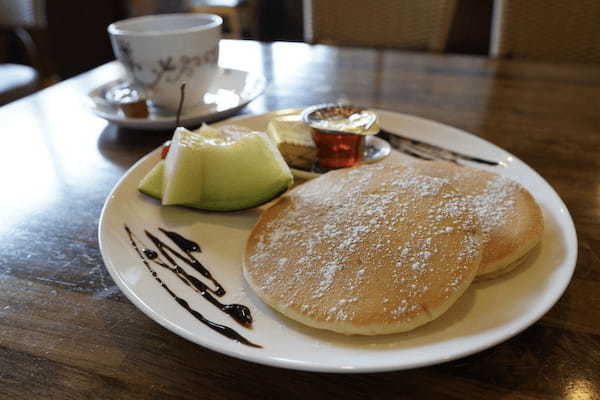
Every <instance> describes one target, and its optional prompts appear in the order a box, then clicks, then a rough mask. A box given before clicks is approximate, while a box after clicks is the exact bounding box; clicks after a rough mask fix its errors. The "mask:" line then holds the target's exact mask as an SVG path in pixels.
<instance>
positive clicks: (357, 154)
mask: <svg viewBox="0 0 600 400" xmlns="http://www.w3.org/2000/svg"><path fill="white" fill-rule="evenodd" d="M302 121H303V122H304V123H305V124H307V125H308V126H310V127H311V130H312V136H313V140H314V142H315V144H316V146H317V158H318V160H319V166H321V167H323V168H326V169H337V168H346V167H352V166H355V165H358V164H360V162H361V161H362V158H363V153H364V146H365V136H367V135H373V134H375V133H377V132H378V131H379V126H378V125H377V116H376V115H375V113H373V112H370V111H367V110H365V109H362V108H359V107H355V106H352V105H346V104H322V105H317V106H313V107H309V108H307V109H306V110H304V112H303V113H302Z"/></svg>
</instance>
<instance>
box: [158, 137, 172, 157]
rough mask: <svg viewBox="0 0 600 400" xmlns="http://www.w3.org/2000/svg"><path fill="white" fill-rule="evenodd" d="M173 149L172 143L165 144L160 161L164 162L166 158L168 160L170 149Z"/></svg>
mask: <svg viewBox="0 0 600 400" xmlns="http://www.w3.org/2000/svg"><path fill="white" fill-rule="evenodd" d="M170 148H171V141H170V140H169V141H166V142H165V144H163V147H162V150H161V151H160V159H161V160H164V159H165V158H167V154H169V149H170Z"/></svg>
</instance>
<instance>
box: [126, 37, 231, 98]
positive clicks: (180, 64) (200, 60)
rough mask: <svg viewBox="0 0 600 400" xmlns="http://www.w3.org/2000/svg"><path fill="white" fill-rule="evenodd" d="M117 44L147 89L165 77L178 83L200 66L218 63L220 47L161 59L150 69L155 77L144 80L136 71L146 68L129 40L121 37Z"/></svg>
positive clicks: (135, 75)
mask: <svg viewBox="0 0 600 400" xmlns="http://www.w3.org/2000/svg"><path fill="white" fill-rule="evenodd" d="M117 46H118V48H119V52H120V53H121V57H120V59H121V62H122V63H123V64H124V65H125V67H126V68H127V69H129V70H130V72H131V73H132V75H134V77H135V79H136V80H137V81H138V83H140V84H142V85H143V86H144V87H145V88H146V89H152V88H154V87H155V86H156V85H158V84H159V83H160V81H161V80H162V79H163V78H164V79H165V81H166V82H168V83H177V82H179V81H181V79H182V78H184V77H187V78H191V77H192V76H193V75H194V73H195V71H196V69H197V68H198V67H201V66H202V65H207V64H213V65H214V64H216V63H217V58H218V55H219V49H218V47H217V46H215V47H213V48H211V49H209V50H207V51H205V52H204V53H203V54H196V55H182V56H179V57H178V58H177V59H175V57H173V56H168V57H166V58H164V59H159V60H158V61H157V64H158V65H157V66H156V67H154V68H152V69H151V70H150V72H151V73H152V75H154V79H152V80H151V81H148V82H144V81H143V80H141V79H140V77H139V74H137V73H136V72H143V70H144V68H143V67H142V66H141V65H140V63H138V62H137V61H136V60H135V58H134V56H133V50H132V49H131V45H130V44H129V42H128V41H127V40H124V39H121V40H118V41H117Z"/></svg>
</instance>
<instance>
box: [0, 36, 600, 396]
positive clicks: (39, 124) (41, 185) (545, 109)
mask: <svg viewBox="0 0 600 400" xmlns="http://www.w3.org/2000/svg"><path fill="white" fill-rule="evenodd" d="M221 61H222V64H223V65H225V66H228V67H232V68H239V69H246V70H253V71H257V72H261V73H263V74H264V75H265V76H266V77H267V79H268V81H269V82H270V84H269V87H268V89H267V91H266V93H265V94H264V95H263V96H262V97H260V98H259V99H257V100H256V101H254V102H253V103H251V104H250V105H249V106H248V107H247V108H246V109H245V110H244V113H247V114H253V113H261V112H265V111H270V110H276V109H280V108H287V107H298V106H305V105H310V104H314V103H321V102H325V101H334V100H339V99H346V100H349V101H351V102H355V103H359V104H365V105H371V106H374V107H380V108H384V109H390V110H396V111H401V112H404V113H409V114H414V115H418V116H422V117H425V118H429V119H433V120H437V121H440V122H443V123H447V124H450V125H454V126H456V127H459V128H461V129H464V130H466V131H469V132H471V133H473V134H475V135H478V136H480V137H482V138H484V139H486V140H489V141H491V142H493V143H495V144H497V145H498V146H501V147H503V148H504V149H506V150H507V151H509V152H511V153H513V154H515V155H516V156H518V157H519V158H521V159H522V160H524V161H525V162H526V163H528V164H529V165H530V166H531V167H533V168H534V169H535V170H537V171H538V172H539V173H540V174H541V175H542V176H543V177H544V178H545V179H546V180H547V181H548V182H549V183H550V184H551V185H552V186H553V187H554V188H555V189H556V190H557V191H558V193H559V194H560V196H561V197H562V198H563V200H564V201H565V202H566V204H567V206H568V208H569V210H570V211H571V213H572V216H573V218H574V221H575V224H576V227H577V231H578V235H579V260H578V263H577V268H576V270H575V275H574V277H573V280H572V282H571V284H570V285H569V287H568V289H567V291H566V293H565V294H564V295H563V297H562V298H561V300H560V301H559V302H558V303H557V304H556V306H555V307H554V308H553V309H552V310H551V311H550V312H549V313H548V314H546V315H545V316H544V317H543V318H542V319H541V320H540V321H539V322H538V323H536V324H535V325H533V326H532V327H530V328H529V329H527V330H526V331H524V332H523V333H521V334H519V335H517V336H516V337H514V338H513V339H511V340H509V341H507V342H505V343H501V344H499V345H497V346H495V347H493V348H491V349H489V350H486V351H483V352H481V353H478V354H475V355H472V356H470V357H466V358H463V359H459V360H456V361H452V362H448V363H445V364H441V365H437V366H432V367H427V368H420V369H415V370H409V371H399V372H392V373H381V374H359V375H336V374H317V373H309V372H297V371H290V370H282V369H275V368H271V367H267V366H261V365H254V364H250V363H248V362H245V361H240V360H237V359H233V358H229V357H227V356H224V355H221V354H218V353H214V352H212V351H209V350H205V349H203V348H202V347H200V346H197V345H195V344H193V343H190V342H188V341H186V340H184V339H182V338H180V337H178V336H176V335H174V334H173V333H171V332H169V331H167V330H166V329H164V328H162V327H161V326H159V325H158V324H157V323H155V322H154V321H152V320H150V319H149V318H147V317H146V316H145V315H144V314H142V313H141V312H140V311H138V309H136V308H135V307H134V306H133V305H132V304H131V303H130V302H129V301H128V300H127V299H126V298H125V297H124V295H122V294H121V292H120V291H119V289H118V288H117V287H116V286H115V284H114V283H113V281H112V280H111V278H110V276H109V275H108V273H107V271H106V269H105V267H104V265H103V262H102V259H101V255H100V251H99V249H98V243H97V239H96V238H97V226H98V219H99V216H100V210H101V207H102V205H103V203H104V200H105V198H106V196H107V194H108V193H109V191H110V189H111V188H112V187H113V186H114V185H115V183H116V182H117V180H118V179H119V178H120V177H121V175H122V174H123V173H124V172H125V170H126V169H127V168H129V167H130V166H131V165H132V164H133V163H134V162H135V161H136V160H138V159H139V158H140V157H141V156H142V155H144V154H146V153H147V152H149V151H151V150H152V149H154V148H155V147H156V146H158V145H159V144H160V143H161V142H162V141H164V140H166V139H167V138H169V137H170V135H171V132H158V133H156V132H154V133H153V132H142V131H131V130H123V129H119V128H117V127H115V126H113V125H110V124H108V123H106V122H105V121H104V120H102V119H100V118H97V117H95V116H94V115H92V114H91V113H90V112H89V111H88V109H87V108H86V105H85V94H86V92H87V91H88V90H90V89H92V88H94V87H95V86H97V85H99V84H102V83H105V82H107V81H108V80H110V79H113V78H114V77H115V74H116V73H117V71H118V68H117V66H116V65H115V64H107V65H104V66H101V67H98V68H96V69H94V70H92V71H90V72H88V73H85V74H82V75H80V76H78V77H75V78H73V79H70V80H67V81H65V82H62V83H60V84H58V85H55V86H53V87H51V88H49V89H46V90H44V91H42V92H40V93H38V94H36V95H33V96H30V97H27V98H25V99H23V100H21V101H18V102H15V103H12V104H10V105H7V106H5V107H2V108H0V131H1V133H2V152H1V153H0V154H1V157H0V168H1V171H2V174H1V175H0V176H1V177H2V179H1V183H2V190H1V195H0V221H1V224H0V243H1V245H0V316H1V319H0V398H6V399H9V398H10V399H31V398H57V399H58V398H60V399H63V398H111V399H117V398H124V399H134V398H157V399H158V398H161V399H162V398H171V397H173V398H204V399H208V398H210V399H234V398H257V399H258V398H260V399H280V398H288V399H292V398H294V399H295V398H298V399H311V398H328V399H330V398H344V399H364V398H374V399H383V398H482V399H491V398H503V399H507V398H527V399H529V398H532V399H533V398H536V399H537V398H566V399H592V398H599V397H600V290H599V287H600V286H599V284H600V250H599V249H600V68H599V67H595V66H583V65H560V66H559V65H550V64H543V63H526V62H517V61H492V60H488V59H486V58H480V57H470V56H455V55H430V54H423V53H409V52H401V51H391V50H388V51H377V50H371V49H349V48H345V49H342V48H335V47H329V46H310V45H306V44H299V43H273V44H261V43H257V42H242V41H223V43H222V58H221Z"/></svg>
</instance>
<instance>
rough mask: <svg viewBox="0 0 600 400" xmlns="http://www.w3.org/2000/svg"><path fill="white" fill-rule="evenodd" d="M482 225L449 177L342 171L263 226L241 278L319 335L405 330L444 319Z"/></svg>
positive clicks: (464, 279)
mask: <svg viewBox="0 0 600 400" xmlns="http://www.w3.org/2000/svg"><path fill="white" fill-rule="evenodd" d="M319 180H320V182H319ZM477 226H478V223H477V221H476V217H475V216H474V215H473V213H471V212H470V211H469V209H468V207H467V205H466V203H465V201H464V199H462V198H461V196H460V195H459V194H458V193H457V192H456V191H455V190H453V188H452V186H451V184H450V183H449V181H448V180H447V179H445V178H439V177H432V176H427V175H423V174H421V173H419V172H418V171H417V170H416V169H414V168H410V167H408V168H402V169H396V170H394V171H393V172H390V170H388V169H385V167H384V166H382V165H377V164H375V165H369V166H362V167H360V168H354V169H351V170H346V171H336V172H333V173H329V174H327V175H325V176H324V177H322V178H319V179H318V180H314V181H311V182H308V183H306V184H303V185H301V186H300V187H298V188H296V189H295V190H293V191H292V192H291V193H290V194H288V195H286V196H284V198H283V199H282V200H281V201H280V202H279V203H278V204H276V205H275V206H274V207H273V208H272V209H271V210H268V211H267V212H266V213H265V215H263V217H261V220H260V221H259V223H258V224H257V227H255V229H254V231H253V233H252V236H251V239H250V240H249V244H248V248H247V258H246V263H245V273H246V276H247V278H249V281H250V283H251V285H252V286H253V287H254V288H255V289H257V292H258V294H259V296H261V297H262V298H263V299H265V301H267V302H268V303H269V304H271V305H273V306H274V307H275V308H277V309H279V310H280V311H282V312H284V313H286V314H289V316H292V317H294V315H301V316H302V318H305V317H306V318H308V319H312V320H314V321H315V324H314V325H313V326H319V324H323V323H324V324H325V325H327V324H328V322H331V325H332V326H331V327H329V328H330V329H333V330H337V329H336V328H335V325H336V324H335V323H336V322H339V321H347V322H349V323H351V324H355V325H357V326H361V329H362V328H364V327H365V326H367V328H366V330H368V329H369V328H368V324H373V325H374V326H375V325H377V326H380V325H382V324H383V325H389V326H392V325H394V324H396V325H397V326H399V328H398V329H399V330H406V329H404V327H406V326H411V327H414V326H412V325H414V324H411V321H413V320H414V322H417V320H418V321H421V320H423V322H426V321H427V320H430V319H432V318H433V317H434V316H435V315H434V314H436V313H437V312H436V311H435V310H436V309H437V308H438V307H442V308H444V310H445V309H446V308H447V306H448V305H446V304H445V302H453V301H454V300H455V299H456V298H457V293H458V294H460V293H462V291H464V290H465V288H466V286H468V284H469V283H470V281H471V280H472V279H473V277H474V274H475V272H476V269H477V266H478V262H479V259H480V242H479V237H478V230H477ZM283 258H285V260H286V261H285V262H283V263H282V262H281V261H280V260H281V259H283ZM440 272H441V273H440ZM459 292H460V293H459ZM373 294H375V296H374V295H373ZM382 298H383V299H385V301H382V300H381V299H382ZM285 310H287V311H290V312H289V313H287V312H285ZM423 315H425V316H426V317H427V318H425V319H423ZM302 322H305V323H307V321H306V320H303V321H302ZM423 322H420V323H423ZM420 323H419V324H420ZM346 325H347V324H346ZM346 325H345V326H346ZM344 329H345V328H344ZM378 329H379V328H376V329H375V328H374V331H378ZM346 333H355V332H346ZM360 333H362V331H361V332H360Z"/></svg>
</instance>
